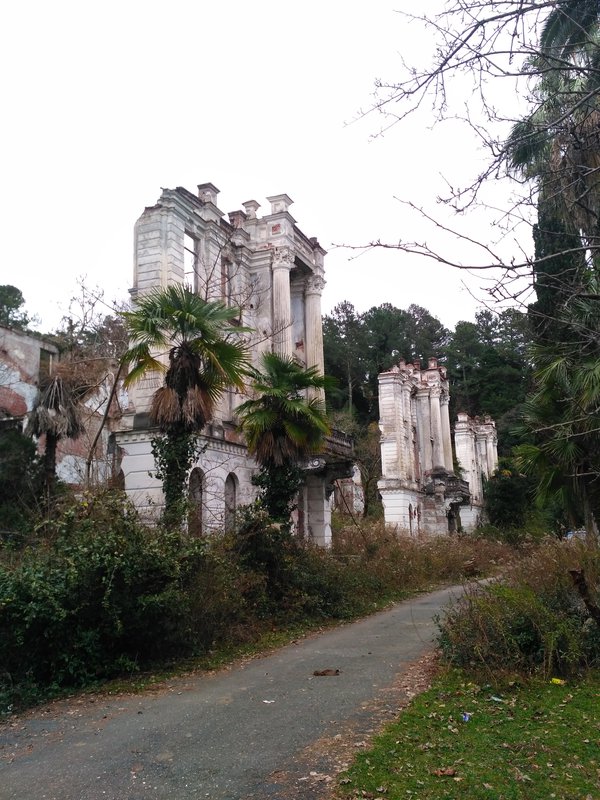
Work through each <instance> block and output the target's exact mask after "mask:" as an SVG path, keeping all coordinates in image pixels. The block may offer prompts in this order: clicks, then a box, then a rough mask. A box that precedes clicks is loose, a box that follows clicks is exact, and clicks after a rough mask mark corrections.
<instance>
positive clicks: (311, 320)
mask: <svg viewBox="0 0 600 800" xmlns="http://www.w3.org/2000/svg"><path fill="white" fill-rule="evenodd" d="M218 194H219V191H218V189H217V188H216V187H215V186H213V184H212V183H205V184H201V185H200V186H198V194H197V195H196V194H192V193H191V192H189V191H187V190H186V189H183V188H181V187H178V188H176V189H165V190H163V192H162V194H161V196H160V199H159V200H158V202H157V203H156V205H153V206H150V207H148V208H146V209H145V211H144V213H143V214H142V216H141V217H140V219H139V220H138V221H137V223H136V226H135V241H134V279H133V288H132V290H131V293H132V299H133V302H134V303H135V299H136V297H137V296H138V295H139V294H140V293H143V292H144V291H147V290H148V289H152V288H155V287H165V286H167V285H169V284H173V283H183V284H187V285H189V286H191V287H192V288H193V290H194V291H195V292H197V293H198V294H200V295H201V296H202V297H204V298H205V299H207V300H220V301H222V302H224V303H226V304H228V305H230V306H231V307H232V316H233V315H234V314H235V315H239V316H238V319H239V322H240V325H242V326H243V327H245V328H250V329H252V333H251V334H244V335H245V336H249V344H250V346H251V348H252V353H253V357H254V360H255V363H257V362H258V356H259V354H260V353H261V352H262V351H265V350H274V351H275V352H278V353H280V354H283V355H288V356H295V357H296V358H297V359H299V360H300V361H301V362H302V363H304V364H306V366H308V367H311V366H317V367H318V368H319V370H320V371H321V372H322V371H323V335H322V327H321V293H322V290H323V287H324V256H325V250H323V248H322V247H321V246H320V245H319V243H318V241H317V240H316V239H315V238H308V237H307V236H305V235H304V233H302V231H301V230H300V229H299V228H298V227H297V225H296V221H295V219H294V218H293V216H292V215H291V213H290V210H289V209H290V206H291V205H292V200H291V199H290V198H289V197H288V195H286V194H279V195H274V196H272V197H269V198H267V202H268V203H269V208H268V210H267V213H266V214H264V215H263V216H260V215H259V214H258V210H259V208H260V204H259V203H257V202H256V201H255V200H249V201H248V202H246V203H244V204H243V210H237V211H234V212H232V213H230V214H229V215H228V217H227V218H225V215H224V214H223V212H222V211H220V210H219V208H218V205H217V203H218ZM161 381H162V377H161V376H154V377H149V378H147V379H145V380H143V381H141V382H140V383H138V384H136V385H135V386H133V387H132V390H131V394H130V408H129V411H128V413H127V414H126V415H125V416H124V419H123V425H122V430H121V432H120V433H119V434H118V444H119V447H120V448H121V452H122V462H121V468H122V471H123V475H124V480H125V488H126V491H127V492H128V494H129V495H130V496H131V497H132V498H133V500H134V501H135V503H136V505H137V506H138V508H140V510H142V511H143V512H145V513H146V514H148V515H151V514H153V513H156V510H157V509H160V507H161V505H162V489H161V483H160V481H159V480H158V479H157V478H156V477H154V476H153V470H154V459H153V456H152V452H151V439H152V437H153V435H154V434H155V433H156V432H155V431H153V430H152V429H151V428H150V424H149V418H148V409H149V405H150V398H151V396H152V394H153V392H154V391H155V390H156V388H157V387H158V386H159V385H160V383H161ZM243 399H244V398H243V396H242V395H240V394H238V393H236V392H235V391H230V392H229V393H227V394H225V395H224V396H223V397H222V399H221V402H220V405H219V408H218V410H217V412H216V414H215V418H214V419H213V420H212V422H211V423H210V424H209V425H208V426H206V428H205V429H204V430H202V431H201V432H199V441H200V444H201V445H202V454H201V455H200V457H199V458H198V461H197V463H196V464H195V466H194V468H193V470H192V473H191V476H190V500H191V501H192V502H193V504H194V505H195V508H196V515H195V520H196V521H195V527H196V528H197V529H198V530H209V529H219V528H221V529H222V528H223V526H224V525H227V522H228V519H230V518H231V517H232V515H233V514H234V512H235V509H236V508H237V507H238V506H239V505H240V504H245V503H248V502H250V501H251V500H252V499H254V497H255V496H256V489H255V487H254V486H253V485H252V483H251V476H252V473H253V471H254V470H255V469H256V464H255V463H254V462H253V460H252V459H251V458H249V456H248V454H247V451H246V447H245V445H244V442H243V439H242V438H241V437H240V434H239V431H238V429H237V425H236V420H235V410H236V407H237V406H238V405H239V404H240V403H241V402H242V401H243ZM350 458H351V443H350V440H349V439H348V438H347V437H345V436H344V435H343V434H336V435H335V436H332V438H331V439H330V441H329V442H328V446H327V449H326V452H325V453H323V454H322V455H321V456H319V457H317V458H314V459H311V461H310V463H308V464H306V465H305V467H306V483H305V487H304V490H303V492H302V496H301V498H300V502H299V507H298V512H297V520H296V522H297V528H298V530H299V532H300V533H301V534H304V535H306V536H308V537H310V538H312V539H313V540H314V541H316V542H318V543H320V544H328V543H329V541H330V539H331V525H330V507H329V495H330V494H331V491H332V482H333V480H334V479H335V478H336V477H338V476H340V475H345V474H351V473H350V470H351V463H350Z"/></svg>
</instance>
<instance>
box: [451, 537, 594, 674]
mask: <svg viewBox="0 0 600 800" xmlns="http://www.w3.org/2000/svg"><path fill="white" fill-rule="evenodd" d="M570 569H583V570H584V572H585V575H586V578H587V580H588V583H589V584H590V585H591V586H598V575H599V572H600V551H599V549H598V546H597V543H596V542H592V541H590V542H571V543H567V542H558V541H556V540H547V541H546V542H544V543H543V544H542V545H541V546H540V547H539V548H536V549H535V551H534V552H531V553H530V554H529V555H525V556H524V557H523V559H521V560H520V561H519V562H515V563H514V564H513V565H512V566H511V568H510V569H507V570H506V572H505V574H504V575H503V578H502V582H501V583H500V582H493V583H490V584H488V585H486V586H478V587H476V588H472V589H470V590H469V591H467V592H466V593H465V595H464V596H463V597H462V598H461V599H460V600H458V601H457V602H456V603H455V605H454V606H453V607H452V608H450V609H449V610H448V612H447V613H446V615H445V617H444V618H443V619H442V620H441V622H440V644H441V647H442V651H443V653H444V654H445V656H446V658H447V659H448V660H449V661H450V662H451V663H453V664H456V665H459V666H462V667H466V668H474V669H475V670H484V671H488V672H490V673H497V672H498V671H517V672H521V673H530V672H534V671H542V672H543V673H544V674H546V675H550V674H552V673H558V674H568V673H570V672H573V671H576V670H578V669H580V668H583V667H587V666H590V665H600V630H599V629H598V626H597V625H595V624H594V622H593V621H592V620H591V619H590V618H589V614H588V612H587V610H586V608H585V605H584V603H583V602H582V600H581V598H580V597H579V594H578V593H577V591H576V590H575V588H574V586H573V581H572V579H571V576H570V574H569V570H570Z"/></svg>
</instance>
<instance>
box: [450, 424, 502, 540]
mask: <svg viewBox="0 0 600 800" xmlns="http://www.w3.org/2000/svg"><path fill="white" fill-rule="evenodd" d="M454 447H455V449H456V460H457V462H458V470H459V472H460V474H461V476H462V477H463V478H464V479H465V480H466V481H467V483H468V484H469V492H470V502H469V505H468V506H466V507H465V508H462V509H461V519H462V521H463V525H464V526H465V528H466V529H468V530H472V529H474V528H476V527H477V525H479V524H480V523H481V522H482V509H483V502H484V498H483V485H484V481H485V480H486V479H487V478H489V477H490V476H491V475H493V473H494V470H495V469H496V468H497V466H498V437H497V435H496V423H495V422H494V420H493V419H491V418H490V417H483V418H479V417H475V418H471V417H469V415H468V414H465V413H460V414H459V415H458V420H457V421H456V425H455V426H454Z"/></svg>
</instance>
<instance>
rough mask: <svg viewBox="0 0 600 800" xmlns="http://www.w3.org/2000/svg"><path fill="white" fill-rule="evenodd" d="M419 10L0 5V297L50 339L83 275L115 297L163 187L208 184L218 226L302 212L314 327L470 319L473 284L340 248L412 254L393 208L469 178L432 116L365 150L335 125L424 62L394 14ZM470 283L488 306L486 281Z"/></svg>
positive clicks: (459, 139) (331, 5) (414, 227)
mask: <svg viewBox="0 0 600 800" xmlns="http://www.w3.org/2000/svg"><path fill="white" fill-rule="evenodd" d="M411 3H412V0H411V2H410V3H407V0H372V2H371V3H365V2H355V1H354V2H353V1H352V0H321V1H320V2H316V1H315V0H304V2H302V3H297V4H291V3H283V2H274V0H254V2H251V1H250V0H244V2H242V1H241V0H229V2H223V3H206V2H201V1H200V0H168V2H166V1H165V0H160V1H158V2H157V0H144V1H143V2H142V1H141V0H120V2H116V1H115V0H103V2H101V3H100V2H97V3H92V2H90V0H87V1H86V0H52V2H49V1H48V0H30V1H29V2H11V3H8V2H6V3H3V4H2V7H1V10H0V31H1V32H0V69H1V70H2V75H3V83H2V87H1V88H0V98H1V100H2V106H1V107H2V111H3V115H2V117H3V122H2V128H1V129H0V130H1V133H0V137H1V140H2V146H1V149H0V153H1V155H0V179H1V187H0V195H1V199H0V224H1V226H2V231H3V234H2V241H3V245H4V247H3V253H2V258H1V261H0V283H11V284H13V285H15V286H18V287H19V288H20V289H21V290H22V292H23V294H24V295H25V299H26V305H27V309H28V310H29V311H31V312H36V313H38V314H39V315H40V316H41V317H42V327H43V328H51V327H54V326H55V325H56V324H57V323H58V320H59V319H60V317H61V316H62V314H63V313H64V311H65V310H66V306H67V303H68V298H69V296H70V295H72V294H73V293H75V284H76V279H77V277H78V276H81V275H86V276H87V282H88V284H89V285H91V286H93V285H99V286H101V287H103V288H104V290H105V293H106V297H107V298H108V299H111V298H113V297H114V298H117V297H120V298H125V297H126V296H127V289H128V288H129V286H130V283H131V277H132V233H133V225H134V223H135V220H136V219H137V218H138V217H139V215H140V214H141V212H142V211H143V209H144V207H145V206H147V205H152V204H153V203H155V202H156V200H157V199H158V197H159V195H160V189H161V187H174V186H178V185H182V186H185V187H187V188H188V189H190V190H191V191H194V190H195V188H196V185H197V184H198V183H204V182H207V181H211V182H213V183H214V184H215V185H216V186H218V187H219V189H221V194H220V196H219V207H220V208H221V209H222V210H223V211H224V212H229V211H232V210H234V209H237V208H240V207H241V203H242V202H243V201H246V200H249V199H255V200H257V201H258V202H260V203H261V204H262V208H261V210H260V212H259V213H261V212H263V213H267V212H268V203H267V202H266V199H265V198H266V197H267V196H268V195H271V194H277V193H281V192H287V193H288V194H289V195H290V196H291V197H292V198H293V200H294V201H295V204H294V206H293V207H292V208H291V211H292V213H293V215H294V217H295V218H296V220H297V222H298V224H299V226H300V228H301V229H302V230H303V231H304V232H305V233H306V234H307V235H308V236H317V237H318V239H319V241H320V243H321V244H322V245H323V247H325V248H326V249H328V250H329V255H328V256H327V258H326V262H325V264H326V270H327V272H326V277H327V281H328V284H327V287H326V289H325V293H324V298H323V301H324V302H323V310H324V312H327V311H329V310H331V308H332V307H333V306H334V305H335V304H336V303H338V302H340V301H342V300H349V301H350V302H351V303H353V304H354V305H355V306H356V308H357V309H358V310H359V311H365V310H366V309H367V308H369V307H370V306H372V305H379V304H380V303H383V302H390V303H392V304H394V305H396V306H398V307H400V308H406V307H408V305H410V304H411V303H417V304H419V305H422V306H425V307H426V308H428V309H429V310H430V311H431V312H432V313H433V314H435V315H436V316H438V317H440V319H441V320H442V321H443V322H444V323H445V324H447V325H454V324H455V323H456V322H457V321H458V320H459V319H472V318H473V316H474V312H475V310H476V308H477V307H478V306H479V303H478V302H477V301H476V300H475V299H473V298H472V297H471V296H470V294H469V293H468V292H467V291H466V290H465V289H464V288H463V287H462V282H463V281H464V280H465V278H467V276H466V275H465V273H464V272H459V271H456V270H453V269H451V268H448V267H442V266H436V265H434V264H432V263H431V262H428V261H426V260H422V259H418V258H414V257H409V256H407V255H405V254H402V253H399V252H394V251H370V252H368V253H366V254H364V255H362V256H360V257H358V258H352V255H353V254H352V253H351V252H349V251H347V250H343V249H334V248H333V247H332V244H334V243H337V244H356V245H361V244H364V243H366V242H368V241H370V240H373V239H377V238H381V239H382V240H386V241H396V240H397V239H398V238H400V237H402V238H404V239H410V238H413V237H418V236H419V235H420V233H419V231H420V222H419V221H418V220H417V219H415V218H413V217H410V216H409V215H408V214H407V212H406V210H405V208H403V207H402V206H401V205H400V204H399V203H398V201H397V200H396V199H395V197H402V198H405V199H411V200H414V201H415V202H417V203H418V204H421V203H427V204H429V205H432V204H433V203H434V201H435V197H436V195H437V194H438V193H440V192H443V191H444V186H443V183H442V182H441V181H440V173H444V174H445V175H447V176H448V177H449V179H450V180H453V181H458V180H459V177H460V176H461V175H462V174H464V172H465V170H467V171H470V170H471V167H470V166H469V163H470V161H471V160H472V158H473V157H474V155H475V154H474V152H473V144H472V142H471V141H469V139H468V138H467V137H465V134H464V131H463V130H462V129H459V128H458V126H457V127H456V129H455V130H453V129H452V127H450V128H445V129H444V130H443V131H442V130H441V128H440V129H436V130H434V131H431V130H430V129H429V128H428V127H426V125H425V123H426V122H427V121H428V120H427V117H426V116H425V115H423V116H422V117H420V118H419V119H416V118H415V120H413V121H412V123H411V124H409V125H405V126H396V127H395V128H394V129H392V130H391V131H390V132H389V133H388V134H387V135H386V136H385V137H383V138H375V139H372V138H371V135H372V134H373V133H375V132H376V131H377V127H378V124H379V120H378V118H377V116H376V115H370V116H367V117H366V118H364V119H362V120H359V121H358V122H355V123H354V124H350V125H348V124H346V123H348V122H352V120H353V119H355V118H356V117H357V112H358V111H359V109H360V108H363V109H367V108H368V107H369V106H370V103H371V101H372V93H373V83H374V79H375V78H377V77H380V78H385V79H393V78H394V77H395V76H397V75H399V73H400V69H401V63H400V58H399V52H402V53H404V54H407V53H408V54H409V55H410V53H411V52H413V53H421V54H422V53H425V52H428V51H430V50H431V48H432V46H433V42H432V41H430V40H428V39H427V38H423V37H422V36H420V35H419V34H418V32H417V31H416V30H414V29H411V28H410V26H407V25H406V23H405V22H404V21H403V19H402V17H400V16H399V15H398V14H396V13H395V11H394V9H396V8H401V7H405V8H409V7H410V5H411ZM467 224H470V223H469V220H467ZM488 234H489V236H490V238H492V237H493V236H494V235H495V234H494V231H492V230H490V231H489V232H487V231H485V229H483V233H480V235H482V236H483V238H487V236H488ZM434 235H435V234H431V233H429V234H423V236H428V237H429V239H431V240H432V236H434ZM432 241H433V240H432ZM469 283H470V286H471V287H472V291H474V292H475V293H476V294H479V296H480V297H481V296H482V295H481V293H480V292H479V293H478V286H480V285H481V284H482V280H481V279H480V278H474V279H470V280H469Z"/></svg>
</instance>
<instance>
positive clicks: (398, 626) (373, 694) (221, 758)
mask: <svg viewBox="0 0 600 800" xmlns="http://www.w3.org/2000/svg"><path fill="white" fill-rule="evenodd" d="M454 591H455V592H456V588H455V589H454ZM452 592H453V590H452V589H445V590H441V591H436V592H433V593H431V594H427V595H422V596H420V597H417V598H415V599H413V600H409V601H405V602H403V603H399V604H397V605H395V606H394V607H393V608H391V609H389V610H387V611H384V612H381V613H378V614H375V615H374V616H372V617H369V618H367V619H364V620H361V621H359V622H355V623H351V624H347V625H343V626H341V627H339V628H335V629H334V630H330V631H327V632H325V633H321V634H317V635H312V636H309V637H307V638H305V639H302V640H300V641H298V642H296V643H294V644H291V645H289V646H287V647H284V648H282V649H281V650H278V651H276V652H275V653H273V654H271V655H267V656H264V657H260V658H255V659H252V660H249V661H246V662H245V663H242V664H239V665H236V666H233V667H232V668H230V669H226V670H222V671H220V672H217V673H214V674H208V675H207V674H199V675H193V676H191V677H186V678H178V679H176V680H172V681H169V682H168V684H167V685H166V686H164V687H162V688H161V689H160V690H159V691H152V692H149V693H145V694H142V695H121V696H118V697H112V696H95V697H94V696H81V697H79V698H71V699H69V700H67V701H61V702H59V703H55V704H51V705H50V706H47V707H45V708H43V709H38V710H35V711H33V712H30V713H28V714H25V715H23V716H22V717H17V718H13V719H12V720H10V721H9V723H8V724H5V725H3V726H2V727H1V728H0V800H163V799H164V798H169V799H170V800H188V799H191V798H194V800H199V798H210V800H246V799H247V798H255V799H261V798H281V799H283V798H286V799H287V798H302V799H303V800H313V799H314V800H316V799H317V798H322V797H325V796H326V794H327V789H328V785H329V782H330V779H331V774H332V773H334V772H335V771H336V769H339V767H340V766H341V765H343V763H344V761H345V760H347V759H348V758H349V757H351V755H352V753H353V752H354V751H355V750H356V749H357V748H360V747H361V746H364V745H365V741H366V739H368V736H369V735H370V733H371V732H372V731H373V729H374V728H376V727H377V726H378V725H379V724H381V722H382V721H384V720H385V718H386V716H387V718H389V717H390V716H391V715H393V714H395V713H396V712H397V711H398V708H399V707H401V706H402V704H403V703H405V702H406V697H407V694H408V695H409V696H410V694H411V692H410V687H409V688H408V689H407V684H410V680H409V677H407V675H408V676H410V672H411V669H412V670H413V672H414V670H415V665H417V664H418V662H419V660H420V659H423V658H424V657H425V656H426V654H427V653H430V652H431V643H432V639H433V637H434V635H435V625H434V623H433V620H432V618H433V617H434V615H435V614H436V613H437V612H438V611H439V610H440V608H441V607H442V606H443V605H444V604H445V603H446V602H447V601H448V598H449V595H451V594H452ZM323 670H331V671H335V670H339V671H340V672H339V675H335V674H333V675H325V676H316V675H315V674H314V673H315V671H323Z"/></svg>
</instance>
